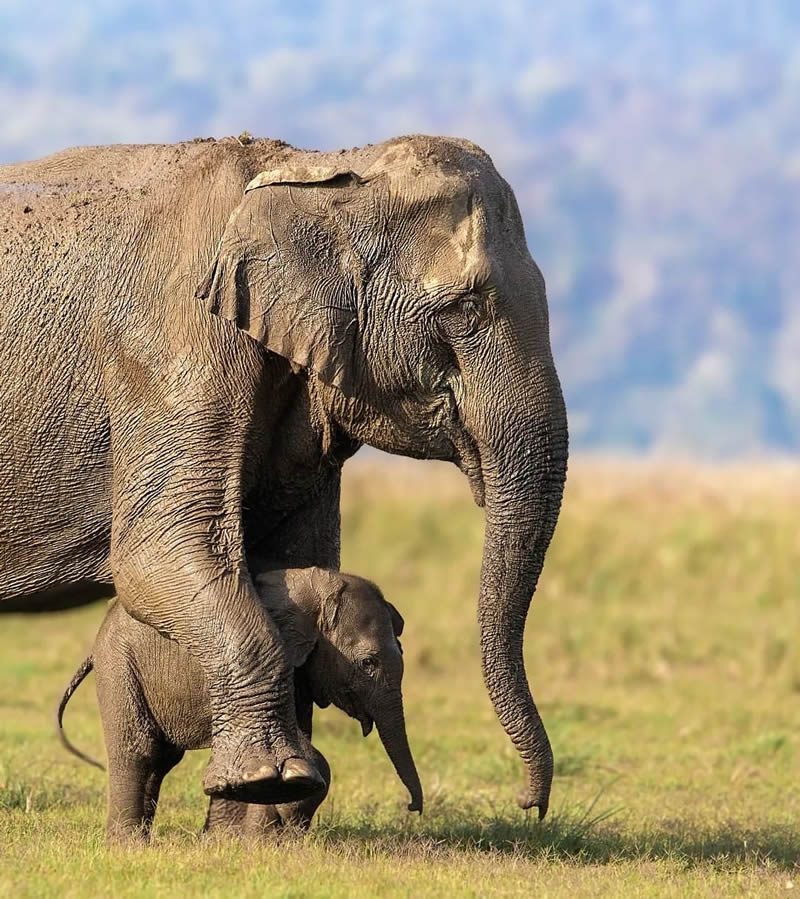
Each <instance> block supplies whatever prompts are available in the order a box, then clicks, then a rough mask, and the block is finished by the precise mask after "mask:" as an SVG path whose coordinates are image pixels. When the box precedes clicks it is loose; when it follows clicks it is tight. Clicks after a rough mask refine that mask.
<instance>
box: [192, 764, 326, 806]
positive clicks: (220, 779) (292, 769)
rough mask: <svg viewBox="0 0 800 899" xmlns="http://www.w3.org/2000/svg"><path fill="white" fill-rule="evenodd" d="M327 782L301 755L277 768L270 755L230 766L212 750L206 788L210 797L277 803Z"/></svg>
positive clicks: (312, 790)
mask: <svg viewBox="0 0 800 899" xmlns="http://www.w3.org/2000/svg"><path fill="white" fill-rule="evenodd" d="M324 783H325V782H324V780H323V779H322V775H321V774H320V773H319V771H317V769H316V768H315V767H314V766H313V765H312V764H311V763H310V762H308V761H306V760H305V759H302V758H290V759H286V761H284V762H283V764H282V765H281V767H280V769H278V767H277V766H276V765H275V760H274V757H273V756H272V755H269V754H265V755H264V756H263V757H261V758H259V757H250V758H248V759H247V761H246V762H244V763H242V762H240V763H239V764H238V765H231V764H230V763H226V762H225V761H222V760H220V758H219V756H217V755H216V754H215V753H213V752H212V755H211V758H210V760H209V762H208V767H207V768H206V773H205V778H204V780H203V789H204V791H205V793H206V794H207V795H208V796H214V797H218V798H220V799H235V800H237V801H238V802H254V803H258V804H259V805H274V804H276V803H282V802H295V801H297V800H299V799H305V798H306V797H307V796H310V795H312V794H313V793H315V792H316V791H317V790H319V789H320V788H321V787H323V786H324Z"/></svg>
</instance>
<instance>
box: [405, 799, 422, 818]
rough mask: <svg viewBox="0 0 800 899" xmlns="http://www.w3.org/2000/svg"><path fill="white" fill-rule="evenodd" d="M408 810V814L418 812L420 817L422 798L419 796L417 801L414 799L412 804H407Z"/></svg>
mask: <svg viewBox="0 0 800 899" xmlns="http://www.w3.org/2000/svg"><path fill="white" fill-rule="evenodd" d="M408 810H409V811H410V812H419V814H420V815H421V814H422V797H421V796H420V798H419V799H415V800H413V802H409V803H408Z"/></svg>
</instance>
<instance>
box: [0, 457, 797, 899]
mask: <svg viewBox="0 0 800 899" xmlns="http://www.w3.org/2000/svg"><path fill="white" fill-rule="evenodd" d="M799 507H800V473H798V471H797V470H796V469H795V470H792V469H788V468H787V469H776V468H762V469H747V468H742V469H738V470H728V471H722V472H717V473H713V472H708V471H705V472H704V471H694V470H692V469H689V468H680V467H674V468H663V467H662V468H658V467H650V466H635V467H625V468H623V467H622V466H619V465H617V466H614V465H602V464H599V463H583V464H577V463H576V464H575V465H574V466H573V470H572V471H571V474H570V483H569V486H568V490H567V495H566V498H565V503H564V511H563V515H562V519H561V522H560V524H559V528H558V532H557V536H556V539H555V541H554V544H553V547H552V549H551V552H550V555H549V557H548V562H547V566H546V570H545V574H544V575H543V577H542V581H541V585H540V589H539V591H538V593H537V596H536V599H535V603H534V606H533V608H532V612H531V617H530V619H529V625H528V631H527V638H526V648H527V663H528V671H529V675H530V679H531V683H532V685H533V688H534V694H535V696H536V698H537V701H538V703H539V706H540V709H541V711H542V714H543V716H544V719H545V722H546V724H547V727H548V730H549V733H550V736H551V739H552V742H553V748H554V751H555V755H556V780H555V783H554V788H553V801H552V805H551V811H550V814H549V815H548V817H547V819H546V820H545V821H544V822H542V823H539V822H537V821H536V820H535V816H534V815H529V814H525V813H523V812H520V811H519V810H518V809H517V808H516V805H515V804H514V801H513V797H514V794H515V792H516V789H517V788H518V787H519V786H520V784H521V767H520V764H519V762H518V760H517V758H516V755H515V753H514V752H513V750H512V748H511V746H510V743H509V742H508V741H507V739H506V737H505V736H504V734H503V733H502V731H501V729H500V727H499V725H498V723H497V721H496V719H495V717H494V713H493V711H492V709H491V706H490V705H489V701H488V699H487V697H486V694H485V691H484V689H483V686H482V683H481V675H480V666H479V661H478V654H477V627H476V623H475V597H476V590H477V582H478V571H479V566H480V552H481V540H482V533H483V522H482V514H481V512H480V511H479V510H478V509H475V508H474V507H473V506H472V504H471V500H470V497H469V492H468V489H467V486H466V484H465V483H464V482H463V479H462V478H461V477H460V476H459V475H458V474H457V473H455V472H451V471H450V470H449V469H447V468H444V467H440V466H436V465H433V464H428V465H423V464H418V465H412V464H410V463H409V464H405V463H398V464H396V465H387V466H385V467H382V468H378V469H377V470H376V469H374V468H370V467H369V466H366V465H356V464H353V465H352V466H351V467H350V468H349V469H348V471H347V477H346V484H345V495H344V501H343V525H344V539H343V556H344V558H343V567H346V568H348V569H350V570H352V571H356V572H358V573H360V574H364V575H366V576H368V577H372V578H373V579H375V580H376V581H377V582H378V583H379V584H380V585H381V586H382V587H383V588H384V591H385V592H386V595H387V597H388V598H390V599H391V600H392V601H393V602H394V603H395V604H396V605H397V606H398V608H399V609H400V610H401V612H402V613H403V615H404V617H405V619H406V631H405V633H404V635H403V645H404V649H405V658H406V663H407V665H406V690H405V692H406V706H407V717H408V727H409V735H410V739H411V743H412V748H413V749H414V752H415V755H416V759H417V764H418V767H419V770H420V774H421V777H422V781H423V785H424V787H425V792H426V810H425V814H424V815H423V816H422V817H418V816H415V815H414V816H412V815H409V814H408V813H407V812H406V811H405V805H404V803H405V801H406V797H405V795H404V790H403V788H402V786H401V785H400V784H399V782H398V781H397V780H396V778H395V777H394V774H393V772H392V769H391V766H390V764H389V762H388V760H387V759H386V757H385V755H384V753H383V750H382V748H381V746H380V743H379V742H378V740H377V737H376V736H375V735H372V736H371V737H370V738H369V739H367V740H363V739H362V738H361V736H360V728H359V726H358V724H357V723H356V722H354V721H351V720H349V719H347V718H346V717H345V716H343V715H342V714H341V713H339V712H337V711H336V710H330V711H325V712H319V711H318V712H317V717H316V722H317V724H316V726H315V742H316V743H317V744H318V745H319V746H320V748H321V749H322V750H323V751H324V752H325V754H326V755H327V756H328V758H329V760H330V762H331V766H332V769H333V777H334V781H333V786H332V789H331V795H330V797H329V800H328V801H327V802H326V803H325V805H324V806H323V807H322V810H321V814H320V819H319V821H318V823H317V825H316V827H315V828H314V830H313V831H312V833H311V834H310V835H309V836H308V837H306V838H305V839H303V840H297V839H294V840H284V841H283V842H282V843H280V844H268V845H260V846H252V845H247V844H245V843H238V842H235V841H212V842H209V841H207V840H206V841H202V840H199V839H198V837H197V831H198V829H199V827H200V825H201V823H202V818H203V813H204V798H203V796H202V791H201V789H200V783H201V772H202V767H203V764H204V761H205V753H193V754H191V755H190V756H189V757H188V758H187V760H186V761H184V763H183V764H182V765H181V766H180V767H179V768H178V769H177V770H176V771H175V772H174V773H173V774H172V775H170V777H169V778H168V780H167V783H166V785H165V788H164V791H163V799H162V806H161V809H160V813H159V819H158V823H157V826H156V831H155V835H154V841H153V846H152V847H151V848H150V849H147V850H135V851H120V850H108V849H106V848H105V845H104V841H103V814H104V808H103V806H104V783H103V775H102V774H101V773H100V772H98V771H96V770H94V769H91V768H89V767H87V766H85V765H83V764H81V763H80V762H78V761H77V760H75V759H72V758H71V757H69V756H67V755H66V754H65V753H64V752H63V750H61V748H60V747H59V746H58V744H57V742H56V739H55V737H54V733H53V726H52V709H53V707H54V705H55V702H56V701H57V698H58V696H59V693H60V690H61V689H62V687H63V685H64V684H65V683H66V681H67V680H68V679H69V676H70V675H71V673H72V671H73V670H74V668H75V667H76V666H77V664H78V662H79V661H80V660H81V659H82V658H83V655H84V653H85V652H86V650H87V648H88V646H89V644H90V642H91V639H92V636H93V634H94V631H95V630H96V627H97V625H98V623H99V621H100V619H101V618H102V615H103V609H102V608H101V607H95V608H88V609H83V610H78V611H75V612H70V613H62V614H61V615H53V616H40V617H38V618H23V617H21V616H15V617H5V618H0V896H5V895H13V896H36V897H49V896H52V897H56V896H58V897H64V896H76V897H77V896H80V897H85V896H106V895H108V896H151V895H158V894H164V895H186V896H193V895H203V896H254V897H255V896H262V895H270V896H287V897H288V896H343V897H344V896H348V897H349V896H377V895H381V896H383V895H398V896H425V895H437V896H438V895H457V896H516V895H529V894H531V893H534V894H536V895H544V896H574V895H603V896H626V897H627V896H639V895H645V896H649V895H652V896H685V895H708V896H743V895H757V896H768V895H794V893H795V892H798V893H800V833H798V830H800V828H799V827H798V822H800V653H799V652H798V636H799V635H800V527H798V514H797V510H798V508H799ZM66 724H67V727H68V729H69V733H70V735H71V736H72V738H73V739H74V741H75V742H76V743H78V744H79V745H81V746H82V747H84V748H85V749H87V750H92V751H93V752H95V753H98V754H99V753H101V752H102V749H101V745H102V744H101V735H100V728H99V721H98V716H97V712H96V709H95V705H94V692H93V689H92V687H91V683H87V684H86V685H85V687H84V688H83V689H82V690H81V691H79V693H78V694H77V695H76V696H75V698H74V699H73V701H72V704H71V705H70V707H69V709H68V712H67V718H66Z"/></svg>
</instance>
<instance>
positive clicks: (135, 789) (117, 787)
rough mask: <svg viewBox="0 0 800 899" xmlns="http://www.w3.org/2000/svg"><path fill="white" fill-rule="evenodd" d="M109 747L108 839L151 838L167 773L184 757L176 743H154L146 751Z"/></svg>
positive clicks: (133, 839)
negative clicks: (167, 744)
mask: <svg viewBox="0 0 800 899" xmlns="http://www.w3.org/2000/svg"><path fill="white" fill-rule="evenodd" d="M121 750H122V747H116V751H112V749H111V747H109V757H108V822H107V835H108V839H109V840H111V841H112V842H115V843H129V842H147V841H148V840H149V838H150V829H151V828H152V825H153V818H154V817H155V813H156V808H157V806H158V795H159V792H160V790H161V783H162V781H163V780H164V777H165V776H166V775H167V774H168V773H169V771H171V770H172V769H173V768H174V767H175V765H177V764H178V762H179V761H180V760H181V758H182V757H183V752H181V751H180V750H178V749H176V748H175V747H173V746H165V745H163V744H162V745H159V744H157V743H153V744H152V745H151V746H150V747H147V748H146V750H147V751H146V752H145V753H144V754H142V753H140V752H139V751H134V752H130V751H124V750H122V751H121Z"/></svg>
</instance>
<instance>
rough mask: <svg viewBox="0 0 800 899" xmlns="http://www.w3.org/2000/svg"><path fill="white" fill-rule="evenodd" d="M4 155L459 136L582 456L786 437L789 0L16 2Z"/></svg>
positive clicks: (6, 75) (1, 138) (797, 296)
mask: <svg viewBox="0 0 800 899" xmlns="http://www.w3.org/2000/svg"><path fill="white" fill-rule="evenodd" d="M0 110H2V112H3V127H2V128H0V162H10V161H14V160H19V159H25V158H32V157H35V156H40V155H44V154H46V153H49V152H51V151H53V150H57V149H59V148H62V147H65V146H69V145H74V144H91V143H106V142H115V141H130V142H149V141H172V140H180V139H186V138H191V137H194V136H198V135H215V136H224V135H226V134H238V133H239V132H241V131H242V130H245V129H246V130H248V131H250V132H251V133H253V134H257V135H263V136H270V137H280V138H283V139H284V140H287V141H289V142H291V143H294V144H297V145H301V146H307V147H316V148H319V149H332V148H336V147H339V146H352V145H357V144H362V143H365V142H369V141H378V140H382V139H384V138H387V137H390V136H392V135H396V134H401V133H408V132H418V131H421V132H428V133H439V134H452V135H460V136H466V137H469V138H472V139H473V140H475V141H477V142H478V143H480V144H481V145H482V146H483V147H484V148H485V149H487V150H488V151H489V153H490V154H491V155H492V157H493V158H494V160H495V163H496V164H497V166H498V168H499V169H500V171H501V172H502V173H503V174H504V175H505V176H506V177H507V178H508V180H509V181H510V182H511V184H512V185H513V187H514V188H515V190H516V193H517V196H518V198H519V201H520V205H521V207H522V211H523V215H524V218H525V222H526V227H527V233H528V241H529V244H530V247H531V251H532V253H533V255H534V257H535V258H536V260H537V261H538V262H539V264H540V266H541V268H542V270H543V271H544V273H545V276H546V278H547V282H548V289H549V296H550V304H551V316H552V327H553V339H554V347H555V352H556V358H557V362H558V364H559V368H560V372H561V376H562V380H563V382H564V386H565V390H566V394H567V401H568V406H569V409H570V416H571V431H572V443H573V446H574V447H577V448H581V449H600V450H634V451H656V452H670V453H683V454H689V455H694V456H699V457H717V458H718V457H730V456H740V455H755V454H763V453H787V452H788V453H791V452H795V451H798V450H800V286H799V285H800V277H799V276H800V252H798V250H797V248H798V247H800V115H798V112H800V4H799V3H797V2H795V0H763V2H756V0H560V2H559V3H557V4H534V3H529V2H525V0H491V2H484V0H403V2H402V3H400V2H384V3H374V4H362V3H356V2H352V0H320V2H313V0H294V2H293V3H291V4H281V3H278V2H274V0H273V2H265V0H258V2H256V0H227V2H225V3H219V2H207V0H173V2H170V3H164V2H162V0H136V2H126V0H88V2H76V3H71V4H60V3H59V4H56V3H54V2H51V3H42V2H41V0H24V2H23V0H4V2H3V4H2V6H0Z"/></svg>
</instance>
